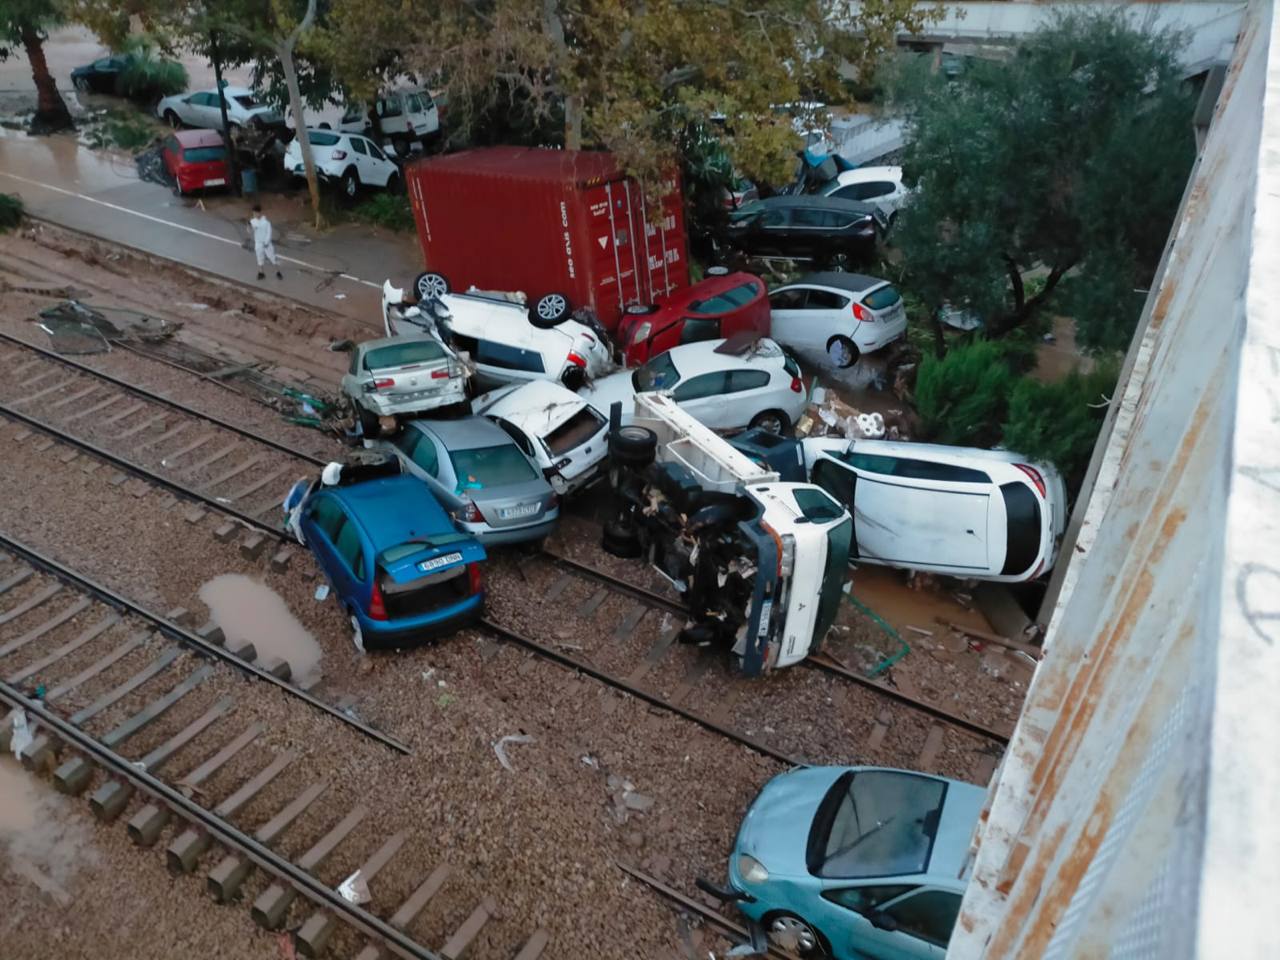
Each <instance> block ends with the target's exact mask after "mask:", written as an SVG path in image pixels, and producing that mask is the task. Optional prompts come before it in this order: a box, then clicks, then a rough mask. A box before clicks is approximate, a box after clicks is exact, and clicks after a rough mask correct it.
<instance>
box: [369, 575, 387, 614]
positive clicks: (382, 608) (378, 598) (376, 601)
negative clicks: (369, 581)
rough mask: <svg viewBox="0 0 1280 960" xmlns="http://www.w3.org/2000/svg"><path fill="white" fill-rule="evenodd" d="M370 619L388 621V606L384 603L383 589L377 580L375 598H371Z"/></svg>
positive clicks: (374, 590) (374, 589) (375, 582)
mask: <svg viewBox="0 0 1280 960" xmlns="http://www.w3.org/2000/svg"><path fill="white" fill-rule="evenodd" d="M369 619H370V620H385V619H387V605H386V604H385V603H383V602H382V588H381V587H380V586H378V581H377V580H375V581H373V596H371V597H370V598H369Z"/></svg>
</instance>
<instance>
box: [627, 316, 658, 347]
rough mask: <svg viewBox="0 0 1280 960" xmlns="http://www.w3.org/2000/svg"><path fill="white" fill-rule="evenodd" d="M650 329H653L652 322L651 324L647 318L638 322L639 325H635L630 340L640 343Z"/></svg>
mask: <svg viewBox="0 0 1280 960" xmlns="http://www.w3.org/2000/svg"><path fill="white" fill-rule="evenodd" d="M652 330H653V324H651V323H650V322H649V321H648V320H646V321H645V322H644V323H642V324H640V326H638V327H636V332H635V334H634V335H633V336H632V337H631V342H632V343H633V344H635V343H641V342H643V341H645V340H648V339H649V333H650V331H652Z"/></svg>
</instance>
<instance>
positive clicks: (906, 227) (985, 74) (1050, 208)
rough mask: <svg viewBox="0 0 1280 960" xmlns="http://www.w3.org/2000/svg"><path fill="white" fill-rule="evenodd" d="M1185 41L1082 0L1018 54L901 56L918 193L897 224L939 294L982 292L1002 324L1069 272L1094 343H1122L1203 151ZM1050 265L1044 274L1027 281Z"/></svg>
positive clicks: (954, 297)
mask: <svg viewBox="0 0 1280 960" xmlns="http://www.w3.org/2000/svg"><path fill="white" fill-rule="evenodd" d="M1181 44H1182V40H1181V38H1180V37H1179V36H1178V35H1176V34H1173V33H1170V32H1168V31H1163V32H1161V31H1156V32H1153V31H1147V30H1143V29H1140V28H1139V27H1137V26H1135V25H1134V21H1132V20H1131V19H1129V17H1128V15H1127V14H1126V12H1125V11H1124V10H1123V8H1120V9H1116V10H1112V11H1109V12H1098V11H1089V10H1086V11H1072V12H1067V13H1060V14H1058V15H1057V16H1056V17H1055V19H1054V20H1052V21H1051V22H1050V23H1049V25H1048V26H1046V27H1045V28H1044V29H1042V30H1041V31H1039V32H1038V33H1036V34H1033V35H1032V36H1031V37H1029V38H1028V39H1027V40H1026V41H1024V42H1023V43H1022V45H1021V46H1020V47H1019V48H1018V52H1017V55H1016V56H1015V57H1013V58H1012V59H1011V60H1010V61H1008V62H1006V63H990V62H984V61H977V60H975V61H970V62H969V63H968V64H967V65H966V67H965V69H964V70H963V72H961V73H960V74H959V76H958V77H956V78H955V79H948V78H947V77H946V76H945V74H938V75H932V74H930V73H929V64H928V61H927V60H926V59H925V58H919V59H917V60H914V61H909V62H907V63H906V64H905V65H904V66H903V67H902V68H901V69H900V71H899V73H898V76H897V77H896V78H895V83H894V84H893V89H894V99H895V100H896V101H897V103H898V105H899V106H900V107H901V108H902V109H903V110H904V111H905V113H906V115H907V118H908V122H909V125H910V135H909V139H908V143H907V146H906V149H905V151H904V160H903V167H904V172H905V176H906V178H907V180H908V181H909V182H911V183H912V184H913V185H914V186H915V187H916V192H915V194H914V195H913V198H912V201H911V203H910V204H909V205H908V207H907V208H906V209H905V210H904V211H903V213H902V215H901V216H900V219H899V223H898V225H897V228H896V230H895V232H896V234H897V242H898V245H899V247H900V248H901V250H902V252H903V255H904V259H905V263H906V267H907V271H908V274H909V276H910V282H911V283H912V284H913V285H914V286H915V288H916V291H917V293H918V294H919V295H920V296H921V297H922V298H923V299H924V300H925V302H926V303H928V304H929V305H930V306H931V307H936V306H937V305H938V304H941V303H943V302H944V301H949V302H951V303H953V304H957V305H965V306H968V307H969V308H971V309H973V310H975V311H977V312H978V313H979V314H981V315H982V316H984V317H985V318H986V321H987V322H986V333H987V335H988V336H1001V335H1003V334H1005V333H1007V332H1008V331H1009V330H1011V329H1013V328H1014V327H1017V326H1018V325H1020V324H1022V323H1025V322H1026V321H1027V320H1028V319H1029V318H1030V317H1032V316H1033V315H1034V314H1035V312H1036V311H1037V310H1038V309H1039V308H1040V307H1041V306H1042V305H1043V304H1044V303H1045V301H1046V300H1047V299H1048V297H1050V296H1052V295H1054V291H1055V288H1056V287H1057V285H1058V283H1059V282H1060V281H1061V280H1062V279H1063V277H1064V276H1066V275H1067V273H1068V271H1071V272H1072V273H1073V275H1075V274H1078V275H1079V277H1080V289H1082V290H1085V289H1087V290H1088V291H1089V292H1090V294H1091V297H1092V302H1091V304H1090V308H1091V312H1090V313H1088V314H1085V313H1077V314H1076V319H1077V329H1078V331H1079V336H1080V342H1081V344H1082V346H1084V347H1085V348H1086V349H1089V350H1108V349H1112V348H1113V347H1115V346H1116V345H1118V344H1119V345H1122V344H1123V342H1124V341H1125V340H1126V339H1127V337H1128V336H1130V335H1131V334H1132V330H1133V326H1134V323H1135V321H1136V317H1137V312H1138V308H1139V306H1140V302H1139V301H1137V300H1136V299H1135V298H1134V297H1132V295H1131V294H1130V291H1131V290H1132V289H1133V288H1135V287H1145V286H1147V285H1148V283H1149V281H1150V278H1151V276H1152V274H1153V272H1154V270H1155V267H1156V265H1157V263H1158V262H1159V258H1160V254H1161V252H1162V249H1163V245H1164V241H1165V237H1166V235H1167V233H1168V230H1169V226H1170V224H1171V222H1172V220H1173V216H1174V213H1175V211H1176V209H1177V205H1178V201H1179V198H1180V197H1181V193H1182V190H1183V187H1184V185H1185V183H1186V179H1187V176H1188V173H1189V171H1190V169H1191V163H1192V161H1193V159H1194V154H1195V145H1194V139H1193V136H1192V132H1191V126H1190V118H1191V113H1192V108H1193V101H1192V96H1191V93H1190V91H1189V90H1188V88H1187V87H1186V85H1185V84H1184V83H1183V81H1182V79H1181V76H1180V72H1181V71H1180V67H1179V63H1178V52H1179V49H1180V47H1181ZM1036 267H1042V268H1043V269H1044V271H1045V272H1046V276H1045V278H1044V281H1043V284H1041V283H1040V281H1037V282H1036V283H1035V284H1034V285H1031V284H1030V283H1029V281H1028V283H1027V285H1026V286H1025V288H1024V284H1023V276H1024V275H1025V274H1027V273H1028V272H1029V271H1031V270H1033V269H1034V268H1036Z"/></svg>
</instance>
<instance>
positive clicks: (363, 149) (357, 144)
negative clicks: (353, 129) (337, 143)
mask: <svg viewBox="0 0 1280 960" xmlns="http://www.w3.org/2000/svg"><path fill="white" fill-rule="evenodd" d="M350 139H351V152H352V157H351V159H352V160H354V161H355V166H356V176H357V177H359V178H360V182H361V183H362V184H367V183H369V182H370V178H371V177H372V175H373V171H372V170H370V169H369V148H368V147H367V146H366V144H367V143H368V142H369V141H367V140H365V138H364V137H351V138H350Z"/></svg>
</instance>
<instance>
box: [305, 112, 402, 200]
mask: <svg viewBox="0 0 1280 960" xmlns="http://www.w3.org/2000/svg"><path fill="white" fill-rule="evenodd" d="M307 141H308V142H309V143H310V144H311V161H312V162H313V163H314V164H315V165H316V175H317V176H319V177H320V178H321V179H323V180H330V181H333V182H336V183H339V184H341V187H342V192H343V194H344V195H345V196H346V197H347V198H348V199H352V200H354V199H355V197H356V195H357V194H359V193H360V188H361V187H384V188H386V189H387V190H394V189H396V187H397V186H398V185H399V183H400V168H399V167H397V166H396V165H395V163H393V162H392V161H391V160H389V159H388V158H387V155H386V154H385V153H383V152H382V148H381V147H380V146H378V145H377V144H376V143H374V142H373V141H372V140H370V139H368V138H367V137H362V136H361V135H360V134H358V133H339V132H337V131H335V130H311V129H308V130H307ZM283 163H284V169H285V171H286V172H288V173H292V174H293V175H294V176H297V177H301V176H303V175H304V169H303V165H302V144H301V143H299V141H298V138H297V137H294V138H293V140H292V141H291V142H290V143H289V148H288V149H287V150H285V152H284V160H283Z"/></svg>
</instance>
